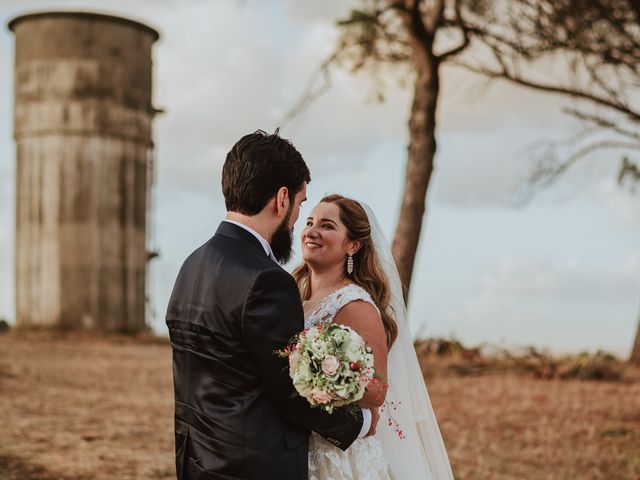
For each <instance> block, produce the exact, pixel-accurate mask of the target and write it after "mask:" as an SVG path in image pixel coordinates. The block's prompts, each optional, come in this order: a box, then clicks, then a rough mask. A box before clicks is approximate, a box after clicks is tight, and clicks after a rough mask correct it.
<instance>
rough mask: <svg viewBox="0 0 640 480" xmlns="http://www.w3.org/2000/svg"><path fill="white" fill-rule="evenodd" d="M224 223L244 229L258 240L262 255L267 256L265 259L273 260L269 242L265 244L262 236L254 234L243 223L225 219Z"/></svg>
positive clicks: (252, 230) (273, 256) (251, 229)
mask: <svg viewBox="0 0 640 480" xmlns="http://www.w3.org/2000/svg"><path fill="white" fill-rule="evenodd" d="M224 221H225V222H229V223H233V224H234V225H237V226H238V227H240V228H244V229H245V230H246V231H247V232H249V233H250V234H251V235H253V236H254V237H256V238H257V239H258V241H259V242H260V245H262V248H264V253H266V254H267V257H270V258H273V259H275V258H276V257H275V255H274V254H273V251H272V250H271V245H269V242H267V241H266V240H265V239H264V238H263V237H262V235H260V234H259V233H258V232H256V231H255V230H254V229H253V228H251V227H248V226H246V225H245V224H244V223H240V222H235V221H233V220H229V219H227V218H225V219H224Z"/></svg>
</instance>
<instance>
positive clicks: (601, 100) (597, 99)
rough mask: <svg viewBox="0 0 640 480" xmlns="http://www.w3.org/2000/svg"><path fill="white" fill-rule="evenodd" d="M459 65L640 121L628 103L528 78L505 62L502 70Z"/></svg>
mask: <svg viewBox="0 0 640 480" xmlns="http://www.w3.org/2000/svg"><path fill="white" fill-rule="evenodd" d="M459 65H460V66H462V67H464V68H466V69H467V70H470V71H472V72H475V73H479V74H481V75H485V76H487V77H489V78H494V79H500V78H502V79H505V80H509V81H510V82H512V83H515V84H518V85H522V86H523V87H528V88H531V89H534V90H540V91H543V92H548V93H554V94H560V95H565V96H569V97H574V98H579V99H582V100H588V101H590V102H593V103H595V104H598V105H602V106H604V107H608V108H612V109H614V110H618V111H620V112H623V113H624V114H626V116H628V117H629V118H630V119H631V120H633V121H636V122H638V121H640V112H637V111H635V110H632V109H631V108H630V107H629V106H628V105H626V104H622V103H618V102H613V101H611V100H609V99H608V98H605V97H601V96H598V95H595V94H593V93H591V92H587V91H583V90H579V89H577V88H572V87H566V86H559V85H552V84H544V83H541V82H537V81H534V80H528V79H525V78H522V77H521V76H518V75H515V74H513V73H511V72H510V71H509V70H508V69H507V68H506V66H505V64H504V63H503V64H502V67H503V70H502V71H497V70H491V69H489V68H484V67H475V66H473V65H468V64H464V63H461V64H459Z"/></svg>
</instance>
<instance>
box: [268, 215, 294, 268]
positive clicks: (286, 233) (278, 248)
mask: <svg viewBox="0 0 640 480" xmlns="http://www.w3.org/2000/svg"><path fill="white" fill-rule="evenodd" d="M292 210H293V206H292V207H291V208H290V209H289V211H288V212H287V214H286V215H285V217H284V220H282V223H281V224H280V225H279V226H278V228H277V229H276V231H275V232H273V236H272V237H271V250H272V251H273V256H274V257H276V260H278V262H279V263H281V264H283V265H284V264H285V263H287V262H288V261H289V260H291V254H292V253H293V249H292V248H291V247H292V245H293V229H291V230H289V220H290V218H291V212H292Z"/></svg>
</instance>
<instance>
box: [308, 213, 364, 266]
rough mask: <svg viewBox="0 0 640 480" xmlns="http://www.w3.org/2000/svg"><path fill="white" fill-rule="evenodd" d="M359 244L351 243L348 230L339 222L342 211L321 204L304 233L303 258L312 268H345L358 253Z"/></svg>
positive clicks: (309, 219) (310, 217)
mask: <svg viewBox="0 0 640 480" xmlns="http://www.w3.org/2000/svg"><path fill="white" fill-rule="evenodd" d="M357 246H358V242H355V241H351V240H349V237H348V232H347V227H346V226H345V224H344V223H342V221H341V220H340V207H339V206H338V205H336V204H335V203H326V202H323V203H319V204H318V205H316V207H315V208H314V209H313V210H312V211H311V215H310V216H309V218H307V221H306V224H305V228H304V230H303V231H302V258H303V259H304V261H305V262H307V263H308V264H310V265H312V266H329V265H335V264H342V263H344V262H345V258H346V257H347V255H348V254H353V253H355V251H356V250H357Z"/></svg>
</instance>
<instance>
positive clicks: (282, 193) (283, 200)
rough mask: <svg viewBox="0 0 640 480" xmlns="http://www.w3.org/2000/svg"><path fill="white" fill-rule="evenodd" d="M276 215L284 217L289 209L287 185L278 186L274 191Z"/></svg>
mask: <svg viewBox="0 0 640 480" xmlns="http://www.w3.org/2000/svg"><path fill="white" fill-rule="evenodd" d="M275 200H276V204H275V207H276V215H277V216H278V217H284V216H285V215H286V214H287V212H288V211H289V189H288V188H287V187H280V188H279V189H278V192H277V193H276V199H275Z"/></svg>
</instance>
